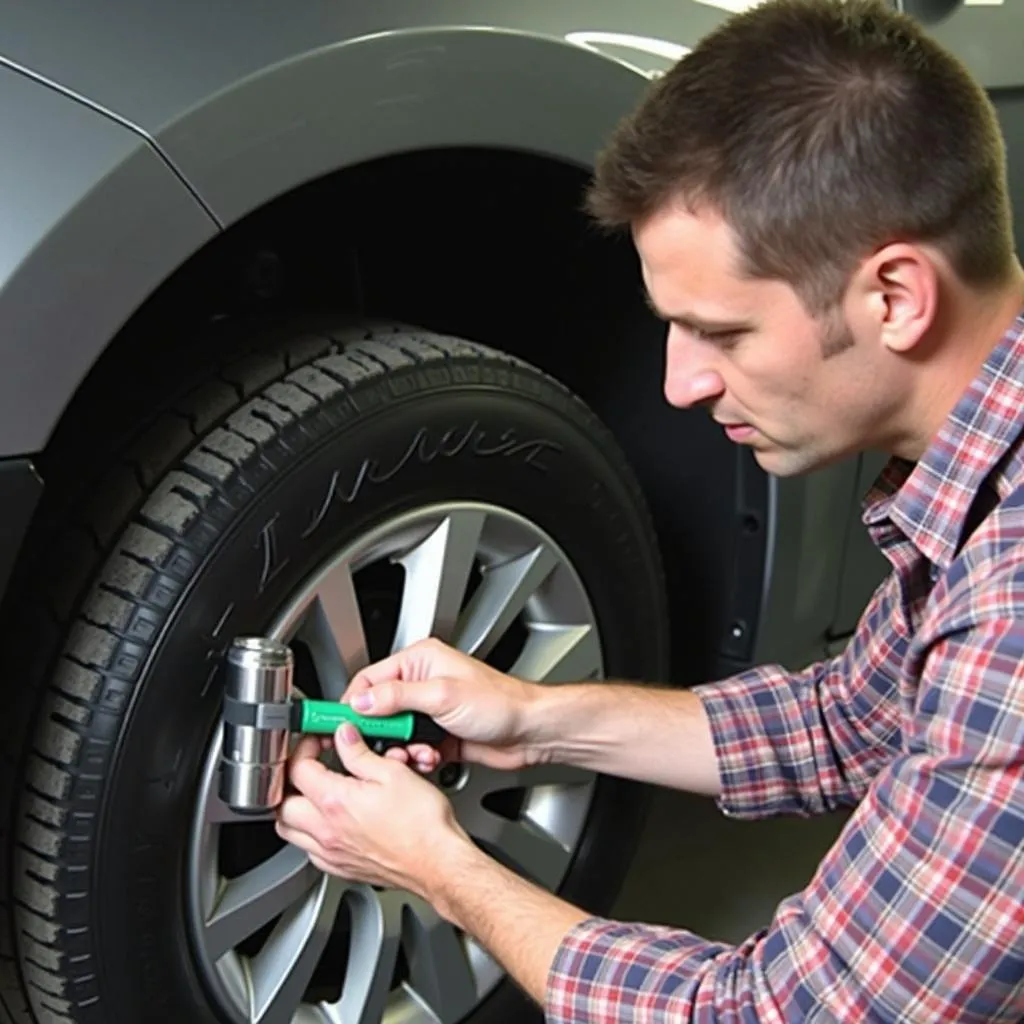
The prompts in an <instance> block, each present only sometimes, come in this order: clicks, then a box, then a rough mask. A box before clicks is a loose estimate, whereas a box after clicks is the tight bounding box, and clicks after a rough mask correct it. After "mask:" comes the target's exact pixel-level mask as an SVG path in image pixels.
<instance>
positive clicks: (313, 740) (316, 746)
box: [288, 736, 324, 766]
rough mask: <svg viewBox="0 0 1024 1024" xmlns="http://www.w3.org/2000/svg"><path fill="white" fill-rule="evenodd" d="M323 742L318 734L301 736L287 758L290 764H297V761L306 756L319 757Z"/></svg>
mask: <svg viewBox="0 0 1024 1024" xmlns="http://www.w3.org/2000/svg"><path fill="white" fill-rule="evenodd" d="M323 749H324V748H323V743H322V742H321V737H319V736H303V737H302V739H300V740H299V742H298V743H296V744H295V749H294V750H293V751H292V752H291V754H290V755H289V757H288V760H289V762H290V764H291V765H292V766H294V765H295V764H297V763H298V762H299V761H301V760H303V759H304V758H307V757H314V758H315V757H319V756H320V754H321V753H322V751H323Z"/></svg>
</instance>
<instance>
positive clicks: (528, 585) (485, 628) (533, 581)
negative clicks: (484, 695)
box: [456, 544, 558, 658]
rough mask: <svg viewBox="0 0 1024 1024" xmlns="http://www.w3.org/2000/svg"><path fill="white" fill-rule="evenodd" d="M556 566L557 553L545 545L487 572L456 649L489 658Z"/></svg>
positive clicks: (467, 616)
mask: <svg viewBox="0 0 1024 1024" xmlns="http://www.w3.org/2000/svg"><path fill="white" fill-rule="evenodd" d="M557 565H558V558H557V557H556V555H555V553H554V552H553V551H552V550H551V549H550V548H549V547H547V546H545V545H543V544H542V545H539V546H537V547H535V548H534V549H533V550H532V551H528V552H527V553H526V554H525V555H521V556H520V557H519V558H515V559H513V560H512V561H510V562H505V563H504V564H503V565H498V566H495V567H494V568H493V569H487V570H486V571H485V572H484V574H483V580H482V582H481V584H480V587H479V589H478V590H477V591H476V593H475V594H474V595H473V597H472V599H471V600H470V602H469V605H468V606H467V608H466V612H465V615H464V616H463V619H462V621H461V622H460V624H459V631H458V636H457V638H456V646H458V648H459V649H460V650H463V651H466V652H467V653H469V654H472V655H474V656H475V657H477V658H486V657H487V655H488V654H490V653H491V651H492V650H493V648H494V645H495V644H496V643H497V642H498V641H499V640H500V639H501V638H502V636H504V634H505V632H506V631H507V630H508V628H509V626H511V625H512V623H513V622H514V621H515V619H516V616H517V615H518V614H519V613H520V612H521V611H522V610H523V607H524V606H525V605H526V602H527V600H528V599H529V598H530V597H531V596H532V595H533V594H534V593H536V591H537V588H538V587H539V586H540V585H541V584H542V583H543V582H544V580H546V579H547V577H548V576H549V575H550V574H551V572H552V570H553V569H554V568H555V566H557Z"/></svg>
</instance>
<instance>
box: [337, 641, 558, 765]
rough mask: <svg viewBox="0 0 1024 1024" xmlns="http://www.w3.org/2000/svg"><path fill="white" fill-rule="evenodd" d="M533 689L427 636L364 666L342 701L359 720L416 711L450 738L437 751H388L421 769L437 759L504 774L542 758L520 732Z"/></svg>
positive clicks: (533, 697) (419, 747)
mask: <svg viewBox="0 0 1024 1024" xmlns="http://www.w3.org/2000/svg"><path fill="white" fill-rule="evenodd" d="M539 689H540V687H539V686H538V684H535V683H529V682H525V681H523V680H519V679H514V678H513V677H511V676H508V675H505V674H504V673H502V672H499V671H498V670H497V669H493V668H491V667H490V666H489V665H487V664H485V663H484V662H482V661H479V660H477V659H476V658H473V657H470V656H469V655H467V654H463V653H462V652H461V651H457V650H455V649H454V648H453V647H450V646H448V645H447V644H445V643H443V642H442V641H440V640H437V639H433V638H431V639H427V640H421V641H419V642H418V643H415V644H412V645H410V646H409V647H406V648H405V649H404V650H401V651H399V652H397V653H396V654H392V655H391V656H390V657H388V658H384V659H383V660H381V661H378V662H375V663H374V664H372V665H369V666H367V667H366V668H365V669H363V670H362V671H361V672H359V673H357V674H356V676H355V677H354V678H353V679H352V682H351V683H350V684H349V687H348V689H347V690H346V691H345V695H344V697H343V698H342V700H343V701H344V702H345V703H346V704H349V705H351V707H353V708H354V709H355V710H356V711H358V712H360V714H364V715H373V716H376V715H392V714H396V713H397V712H401V711H421V712H423V713H424V714H427V715H429V716H430V717H431V718H433V719H434V720H435V721H436V722H437V723H438V724H439V725H440V726H442V727H443V728H444V729H445V730H446V731H447V732H448V733H450V734H451V736H452V737H453V739H452V741H450V743H449V744H446V746H445V749H444V750H442V751H438V750H435V749H434V748H433V747H429V746H425V745H423V744H412V745H410V746H409V748H408V750H407V751H403V750H402V749H401V748H395V749H393V750H391V751H389V754H390V756H397V757H399V758H401V759H402V760H406V761H411V762H412V763H413V764H414V765H415V767H416V768H417V769H418V770H419V771H422V772H431V771H433V770H434V769H435V768H436V767H437V766H438V764H439V763H440V762H441V760H445V761H467V762H475V763H477V764H482V765H486V766H488V767H490V768H497V769H500V770H502V771H509V770H514V769H517V768H522V767H524V766H526V765H529V764H535V763H538V762H539V761H541V760H542V759H543V757H542V755H541V753H540V752H539V751H538V750H535V749H532V748H531V746H530V742H529V740H530V737H529V736H528V735H526V719H527V709H528V708H529V707H530V705H531V704H532V703H533V702H534V701H535V700H536V697H537V691H538V690H539ZM367 701H369V703H367Z"/></svg>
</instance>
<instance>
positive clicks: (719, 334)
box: [689, 327, 740, 348]
mask: <svg viewBox="0 0 1024 1024" xmlns="http://www.w3.org/2000/svg"><path fill="white" fill-rule="evenodd" d="M689 332H690V335H691V337H693V338H694V339H695V340H697V341H703V342H706V343H708V344H709V345H718V346H720V347H721V348H729V347H730V346H732V345H734V344H735V343H736V342H737V341H738V340H739V337H740V332H739V331H704V330H701V329H700V328H699V327H691V328H689Z"/></svg>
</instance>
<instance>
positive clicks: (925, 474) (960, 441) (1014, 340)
mask: <svg viewBox="0 0 1024 1024" xmlns="http://www.w3.org/2000/svg"><path fill="white" fill-rule="evenodd" d="M1022 428H1024V311H1022V312H1021V313H1020V314H1018V316H1017V318H1016V319H1015V320H1014V322H1013V325H1012V326H1011V327H1010V328H1009V330H1008V331H1007V332H1006V333H1005V334H1004V335H1003V337H1002V338H1001V339H1000V341H999V343H998V344H997V345H996V346H995V348H993V349H992V351H991V352H990V353H989V356H988V358H987V359H986V360H985V362H984V364H983V366H982V368H981V370H980V371H979V372H978V375H977V376H976V377H975V378H974V380H973V381H972V382H971V384H970V385H969V386H968V388H967V389H966V390H965V391H964V393H963V394H962V395H961V397H960V399H959V401H958V402H957V404H956V405H955V406H954V407H953V410H952V412H951V413H950V414H949V416H948V417H947V418H946V421H945V423H944V424H943V425H942V427H941V429H940V430H939V432H938V433H937V434H936V435H935V438H934V439H933V441H932V443H931V445H930V446H929V447H928V449H927V451H925V453H924V455H923V456H922V457H921V460H920V461H919V462H917V463H916V464H915V463H911V462H908V461H907V460H905V459H900V458H892V459H890V460H889V462H888V463H887V464H886V466H885V467H884V468H883V470H882V472H881V474H880V475H879V477H878V479H877V481H876V483H875V485H874V486H873V487H872V489H871V491H870V492H869V493H868V495H867V497H866V498H865V500H864V515H863V521H864V523H865V524H866V525H867V526H869V527H871V526H877V525H879V524H881V523H882V521H883V520H885V519H889V520H890V521H891V522H892V523H893V524H894V525H895V526H897V527H898V528H899V529H900V531H901V532H902V533H903V534H904V535H905V536H906V537H907V538H908V540H910V542H911V543H912V544H913V545H914V546H915V547H916V548H917V549H918V551H920V552H921V554H923V555H924V556H925V557H926V558H927V559H928V560H929V561H930V562H932V564H933V565H936V566H938V567H939V568H940V569H942V570H945V569H947V568H949V565H950V563H951V562H952V561H953V559H954V558H955V557H956V553H957V551H958V550H959V547H960V543H961V537H962V533H963V527H964V524H965V522H966V520H967V516H968V513H969V511H970V509H971V505H972V504H973V502H974V499H975V497H976V496H977V494H978V492H979V490H980V489H981V487H982V486H983V485H984V483H985V481H986V480H987V478H988V477H989V475H990V474H991V472H992V470H993V469H995V467H996V466H997V465H998V463H999V462H1000V460H1001V459H1002V458H1003V457H1004V456H1005V455H1006V452H1007V450H1008V449H1009V448H1010V446H1011V445H1012V444H1013V442H1014V441H1015V440H1016V439H1017V438H1018V436H1019V435H1020V433H1021V430H1022ZM992 482H993V483H994V484H995V485H996V487H997V490H999V491H1001V490H1002V488H1001V487H999V483H1000V482H999V481H992Z"/></svg>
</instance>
